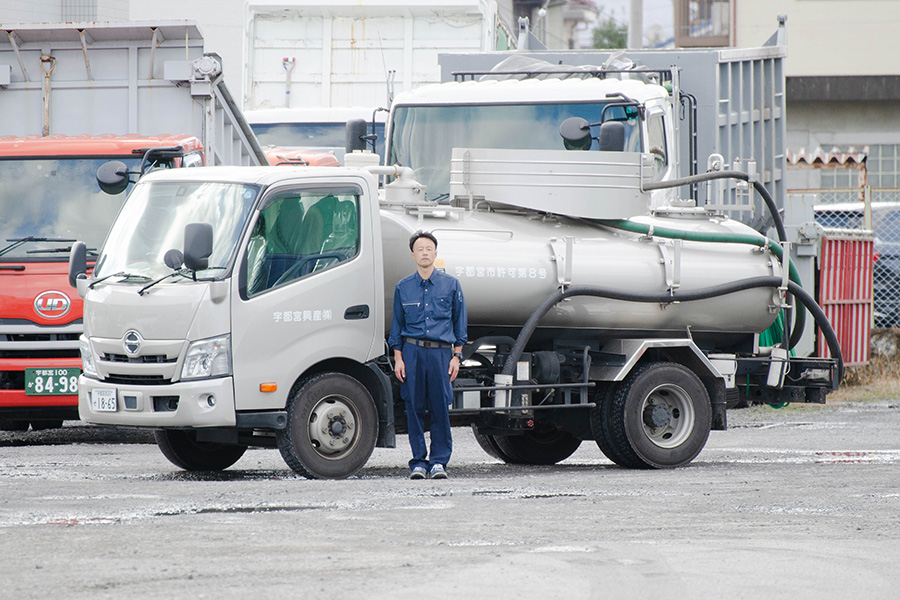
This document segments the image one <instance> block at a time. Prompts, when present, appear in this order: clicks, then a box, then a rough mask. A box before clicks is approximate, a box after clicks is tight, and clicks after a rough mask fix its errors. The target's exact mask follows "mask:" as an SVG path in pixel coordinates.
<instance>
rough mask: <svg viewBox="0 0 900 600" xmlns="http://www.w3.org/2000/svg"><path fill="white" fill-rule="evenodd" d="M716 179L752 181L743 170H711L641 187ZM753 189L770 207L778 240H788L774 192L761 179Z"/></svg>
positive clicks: (670, 186) (668, 186)
mask: <svg viewBox="0 0 900 600" xmlns="http://www.w3.org/2000/svg"><path fill="white" fill-rule="evenodd" d="M714 179H740V180H741V181H750V176H749V175H748V174H747V173H744V172H743V171H710V172H709V173H700V174H699V175H691V176H690V177H682V178H681V179H671V180H669V181H659V182H655V183H645V184H643V185H642V186H641V188H642V189H643V190H644V191H645V192H652V191H653V190H665V189H669V188H674V187H681V186H683V185H691V184H693V183H703V182H705V181H713V180H714ZM753 189H755V190H756V191H757V193H758V194H759V195H760V196H762V199H763V202H765V203H766V208H768V209H769V213H770V214H771V215H772V221H773V222H774V223H775V231H776V232H777V233H778V241H779V242H786V241H787V231H786V230H785V229H784V220H782V218H781V214H780V213H779V212H778V207H777V206H775V200H774V199H773V198H772V194H770V193H769V190H767V189H766V186H764V185H763V184H762V183H760V182H759V181H754V182H753Z"/></svg>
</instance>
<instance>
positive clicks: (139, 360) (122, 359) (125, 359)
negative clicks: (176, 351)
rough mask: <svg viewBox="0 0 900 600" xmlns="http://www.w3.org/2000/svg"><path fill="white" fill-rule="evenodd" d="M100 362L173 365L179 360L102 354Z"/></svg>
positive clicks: (161, 357)
mask: <svg viewBox="0 0 900 600" xmlns="http://www.w3.org/2000/svg"><path fill="white" fill-rule="evenodd" d="M100 360H102V361H106V362H116V363H131V364H159V363H173V362H176V361H177V360H178V358H177V357H176V358H167V357H166V355H165V354H147V355H145V356H128V355H127V354H109V353H105V354H101V355H100Z"/></svg>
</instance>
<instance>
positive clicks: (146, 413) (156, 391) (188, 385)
mask: <svg viewBox="0 0 900 600" xmlns="http://www.w3.org/2000/svg"><path fill="white" fill-rule="evenodd" d="M94 390H115V394H116V396H115V397H116V411H115V412H105V411H95V410H93V409H92V408H91V403H90V398H91V394H92V393H93V392H94ZM210 398H213V399H214V401H213V402H212V403H211V402H210ZM78 414H79V415H80V417H81V420H82V421H85V422H87V423H96V424H101V425H124V426H128V427H154V428H160V427H174V428H179V427H233V426H234V425H235V408H234V382H233V380H232V378H231V377H222V378H218V379H203V380H199V381H184V382H178V383H172V384H169V385H126V384H114V383H106V382H103V381H98V380H96V379H92V378H90V377H85V376H84V375H82V376H81V377H80V378H79V380H78Z"/></svg>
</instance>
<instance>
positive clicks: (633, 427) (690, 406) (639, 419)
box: [593, 362, 712, 469]
mask: <svg viewBox="0 0 900 600" xmlns="http://www.w3.org/2000/svg"><path fill="white" fill-rule="evenodd" d="M607 404H608V405H607V406H606V407H605V410H603V411H601V412H600V413H599V414H600V415H602V417H601V419H600V422H599V423H593V424H594V425H599V427H601V428H602V430H603V435H604V436H605V437H604V438H603V440H604V443H603V444H601V443H600V442H599V441H598V445H599V446H600V448H601V450H603V446H604V444H607V445H608V446H609V447H610V448H611V453H612V454H613V456H610V459H611V460H613V461H614V462H616V463H617V464H620V465H623V466H626V467H631V468H655V469H661V468H672V467H680V466H684V465H686V464H688V463H690V462H691V461H692V460H694V458H696V456H697V455H698V454H700V451H701V450H703V447H704V446H705V445H706V440H707V439H708V438H709V431H710V428H711V427H712V407H711V405H710V400H709V394H708V393H707V391H706V387H705V386H704V385H703V382H702V381H700V378H699V377H697V376H696V375H695V374H694V373H693V372H692V371H690V370H689V369H687V368H685V367H683V366H681V365H678V364H675V363H668V362H658V363H648V364H646V365H642V366H640V367H638V368H636V369H635V370H634V371H632V372H631V373H630V374H629V375H628V377H626V378H625V380H624V381H623V382H622V384H621V385H620V386H618V387H617V388H616V390H615V392H614V393H613V395H612V397H611V400H610V401H609V402H608V403H607ZM595 414H596V413H595ZM607 456H609V455H607ZM617 459H618V460H617Z"/></svg>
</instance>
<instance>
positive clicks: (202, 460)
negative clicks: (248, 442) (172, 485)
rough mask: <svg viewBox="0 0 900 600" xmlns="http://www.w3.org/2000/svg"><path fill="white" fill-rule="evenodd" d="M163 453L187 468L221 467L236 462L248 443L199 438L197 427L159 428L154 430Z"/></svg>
mask: <svg viewBox="0 0 900 600" xmlns="http://www.w3.org/2000/svg"><path fill="white" fill-rule="evenodd" d="M153 436H154V437H155V438H156V445H157V446H159V449H160V451H162V453H163V456H165V457H166V458H168V459H169V462H171V463H172V464H173V465H175V466H176V467H179V468H181V469H184V470H185V471H221V470H222V469H227V468H228V467H230V466H231V465H233V464H234V463H236V462H237V461H238V460H240V458H241V457H242V456H243V455H244V452H246V451H247V447H246V446H237V445H233V444H220V443H218V442H198V441H197V432H196V431H182V430H180V429H157V430H156V431H154V432H153Z"/></svg>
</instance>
